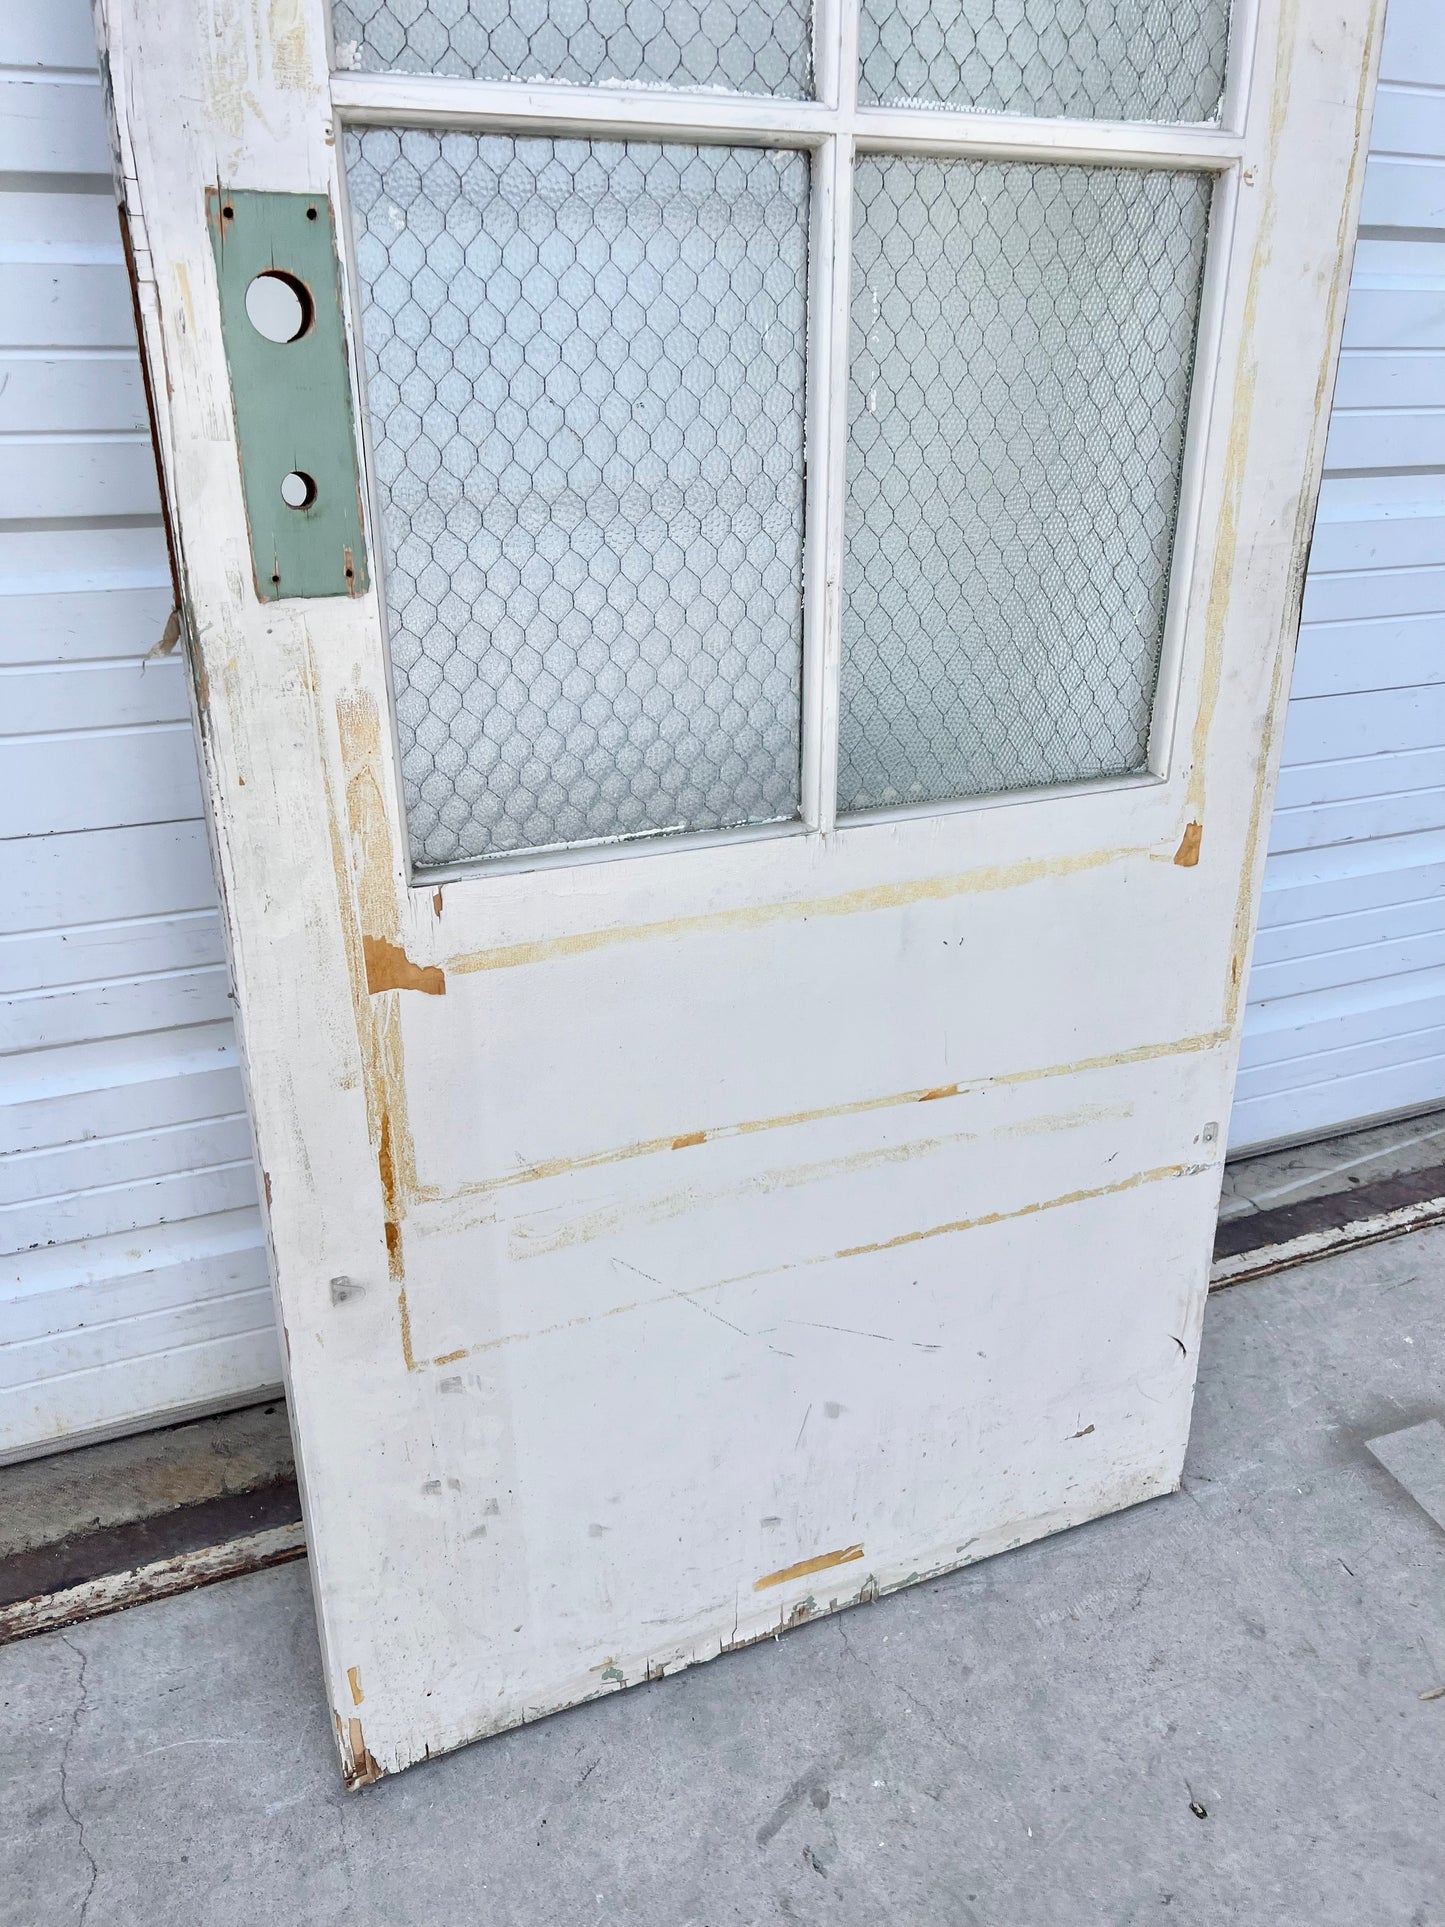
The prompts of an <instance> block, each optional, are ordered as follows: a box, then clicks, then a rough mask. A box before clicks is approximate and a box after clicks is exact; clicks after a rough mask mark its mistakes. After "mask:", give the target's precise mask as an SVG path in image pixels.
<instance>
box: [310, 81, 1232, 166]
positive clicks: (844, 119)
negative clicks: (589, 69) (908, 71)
mask: <svg viewBox="0 0 1445 1927" xmlns="http://www.w3.org/2000/svg"><path fill="white" fill-rule="evenodd" d="M331 99H332V104H333V106H334V107H335V109H336V111H337V113H338V114H339V115H340V117H341V118H342V120H344V121H345V122H347V123H348V124H350V125H353V126H372V127H428V128H439V129H446V128H455V129H458V130H461V129H467V130H476V129H479V128H495V129H497V130H498V131H501V132H507V133H527V132H535V133H538V134H560V135H564V136H565V135H574V136H576V137H578V138H589V137H590V138H597V139H612V140H638V139H642V140H646V139H653V140H698V139H702V140H714V139H723V140H727V141H736V142H739V143H744V144H747V145H750V146H751V145H757V144H760V143H762V144H776V145H779V146H786V147H817V146H820V145H821V144H822V142H823V141H825V140H826V139H828V138H829V137H830V136H834V135H842V134H851V135H852V136H853V138H854V139H855V140H856V142H857V144H858V146H859V148H860V149H862V150H863V151H865V152H889V153H913V154H961V155H977V156H980V157H982V158H985V159H992V158H997V159H1008V158H1011V157H1013V156H1018V157H1020V158H1024V159H1030V158H1031V159H1036V160H1045V161H1047V160H1057V161H1084V162H1088V161H1095V162H1113V163H1115V164H1118V165H1122V166H1134V167H1183V168H1204V169H1221V168H1227V167H1230V166H1232V165H1234V163H1235V162H1237V161H1238V160H1239V158H1240V156H1241V154H1242V153H1243V149H1244V142H1243V139H1242V137H1241V136H1240V135H1238V134H1234V133H1228V132H1224V131H1222V130H1221V129H1219V128H1217V127H1199V126H1165V125H1156V124H1153V123H1139V122H1132V121H1129V122H1125V121H1081V120H1044V119H1034V118H1027V117H1025V116H1023V115H1014V114H977V113H957V112H954V111H952V110H951V109H944V108H934V107H860V108H857V109H856V110H854V111H852V112H845V111H844V110H843V109H841V108H838V107H830V106H827V105H825V104H824V103H822V102H820V101H814V100H774V99H770V98H766V97H764V96H761V95H754V94H728V93H723V92H721V91H718V92H702V91H697V92H690V93H689V92H684V91H683V90H681V89H676V90H674V89H671V88H661V87H655V88H654V87H573V86H569V85H567V84H565V83H562V82H540V81H512V80H503V81H495V80H465V79H456V78H453V77H451V76H449V75H442V74H362V73H356V72H346V73H336V74H333V75H332V77H331Z"/></svg>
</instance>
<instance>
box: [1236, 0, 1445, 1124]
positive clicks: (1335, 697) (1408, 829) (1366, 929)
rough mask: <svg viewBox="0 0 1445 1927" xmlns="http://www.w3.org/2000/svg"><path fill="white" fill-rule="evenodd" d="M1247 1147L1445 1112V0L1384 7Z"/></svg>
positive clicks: (1253, 1027)
mask: <svg viewBox="0 0 1445 1927" xmlns="http://www.w3.org/2000/svg"><path fill="white" fill-rule="evenodd" d="M1325 462H1326V479H1325V484H1324V492H1323V495H1322V498H1321V501H1320V511H1319V519H1318V521H1317V523H1316V526H1315V541H1314V549H1313V552H1312V555H1311V560H1310V573H1309V580H1308V584H1307V587H1306V590H1305V604H1304V624H1303V627H1302V629H1301V632H1300V642H1299V654H1298V657H1297V660H1296V664H1295V676H1294V684H1293V689H1292V694H1291V699H1290V707H1289V723H1288V729H1287V732H1286V736H1285V750H1284V766H1283V770H1282V773H1281V777H1280V786H1279V797H1278V802H1277V805H1276V810H1275V818H1274V829H1273V835H1272V838H1271V842H1270V857H1269V865H1268V870H1267V873H1266V882H1265V898H1264V906H1263V911H1262V914H1261V920H1260V929H1259V935H1258V937H1257V939H1256V942H1255V951H1254V966H1253V971H1252V974H1251V977H1250V984H1249V1005H1248V1010H1247V1013H1246V1018H1245V1037H1244V1051H1243V1056H1242V1058H1241V1067H1240V1076H1239V1085H1238V1091H1237V1096H1236V1102H1235V1110H1234V1119H1233V1124H1232V1129H1231V1148H1232V1149H1236V1150H1237V1149H1240V1148H1242V1147H1244V1146H1248V1145H1253V1144H1261V1143H1268V1142H1270V1141H1273V1140H1277V1139H1280V1138H1286V1137H1303V1136H1308V1135H1311V1134H1315V1133H1320V1132H1324V1131H1327V1130H1330V1129H1331V1128H1334V1127H1338V1126H1340V1125H1344V1124H1349V1123H1353V1122H1354V1121H1356V1120H1357V1119H1363V1118H1368V1117H1371V1116H1376V1115H1380V1114H1385V1113H1389V1112H1392V1111H1401V1110H1406V1109H1412V1108H1416V1107H1424V1106H1427V1105H1431V1104H1445V0H1390V3H1389V11H1388V13H1387V16H1386V30H1385V51H1384V58H1383V63H1382V69H1381V75H1380V89H1379V94H1378V97H1377V101H1376V108H1375V122H1374V131H1373V134H1372V137H1371V143H1370V161H1369V165H1368V171H1367V173H1366V177H1365V199H1364V207H1363V209H1362V212H1361V217H1360V241H1359V246H1358V250H1357V252H1356V256H1355V271H1354V279H1353V282H1352V285H1351V291H1350V300H1349V307H1348V310H1347V313H1346V321H1345V348H1344V355H1343V358H1342V360H1341V363H1340V374H1339V382H1338V386H1337V388H1336V391H1335V404H1334V413H1333V416H1332V419H1331V423H1330V437H1329V443H1328V446H1327V449H1326V457H1325Z"/></svg>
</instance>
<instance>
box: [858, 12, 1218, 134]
mask: <svg viewBox="0 0 1445 1927" xmlns="http://www.w3.org/2000/svg"><path fill="white" fill-rule="evenodd" d="M1228 38H1229V0H863V7H862V15H861V18H860V20H859V30H858V57H859V95H860V98H861V99H863V100H865V101H873V102H882V103H885V104H888V105H901V106H915V107H968V108H979V109H982V110H983V111H984V112H992V113H1000V114H1042V115H1067V116H1070V117H1072V118H1073V119H1075V120H1155V121H1158V120H1180V121H1200V120H1211V119H1213V118H1214V117H1215V115H1216V114H1217V113H1218V111H1219V100H1220V95H1221V93H1222V92H1223V89H1224V55H1225V47H1226V43H1227V41H1228Z"/></svg>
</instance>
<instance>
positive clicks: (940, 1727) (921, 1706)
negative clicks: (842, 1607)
mask: <svg viewBox="0 0 1445 1927" xmlns="http://www.w3.org/2000/svg"><path fill="white" fill-rule="evenodd" d="M834 1623H835V1624H836V1625H837V1628H838V1636H839V1638H840V1639H841V1640H842V1642H843V1650H844V1652H845V1653H846V1654H847V1655H848V1657H849V1659H851V1660H852V1661H853V1663H854V1665H855V1666H861V1667H862V1668H863V1671H864V1672H865V1673H867V1674H869V1675H870V1676H871V1677H872V1678H873V1679H876V1680H877V1681H878V1683H879V1685H880V1686H888V1687H891V1688H892V1689H893V1691H894V1692H895V1693H899V1694H901V1695H902V1696H903V1698H904V1699H906V1700H907V1701H908V1704H909V1705H910V1706H911V1707H912V1708H913V1710H914V1712H916V1713H921V1714H922V1715H923V1718H924V1720H925V1722H926V1723H927V1724H928V1725H929V1726H931V1727H932V1728H933V1730H934V1732H935V1733H936V1734H937V1735H938V1737H939V1739H941V1740H942V1741H943V1743H944V1745H945V1746H950V1747H956V1746H957V1745H958V1741H957V1740H956V1739H955V1738H954V1736H953V1734H952V1733H950V1732H949V1731H948V1729H947V1728H946V1727H945V1726H944V1724H943V1722H942V1721H941V1720H940V1719H939V1717H938V1715H937V1714H936V1713H935V1712H934V1710H933V1708H932V1707H931V1706H930V1705H929V1704H928V1702H927V1700H921V1699H920V1698H919V1697H918V1695H917V1694H916V1693H915V1692H913V1691H912V1690H911V1689H910V1688H909V1687H907V1686H905V1685H904V1684H903V1682H902V1680H899V1679H888V1680H885V1679H884V1678H883V1677H882V1676H881V1674H880V1673H879V1671H878V1669H877V1667H876V1666H874V1665H873V1664H872V1662H871V1661H869V1660H866V1659H864V1657H863V1655H862V1654H861V1653H859V1652H857V1651H856V1650H855V1649H854V1646H853V1642H852V1640H851V1639H849V1637H848V1628H847V1627H846V1626H845V1625H844V1623H843V1614H842V1613H839V1614H837V1615H836V1618H835V1622H834Z"/></svg>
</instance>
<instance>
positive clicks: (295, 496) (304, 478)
mask: <svg viewBox="0 0 1445 1927" xmlns="http://www.w3.org/2000/svg"><path fill="white" fill-rule="evenodd" d="M281 500H282V501H283V502H284V503H285V504H286V506H287V508H288V509H309V508H310V506H311V504H312V503H313V502H314V501H315V500H316V484H315V482H314V481H313V480H312V478H311V477H310V476H309V475H307V474H306V473H305V472H304V471H303V470H302V469H299V468H293V469H292V471H291V473H290V474H289V475H283V476H282V477H281Z"/></svg>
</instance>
